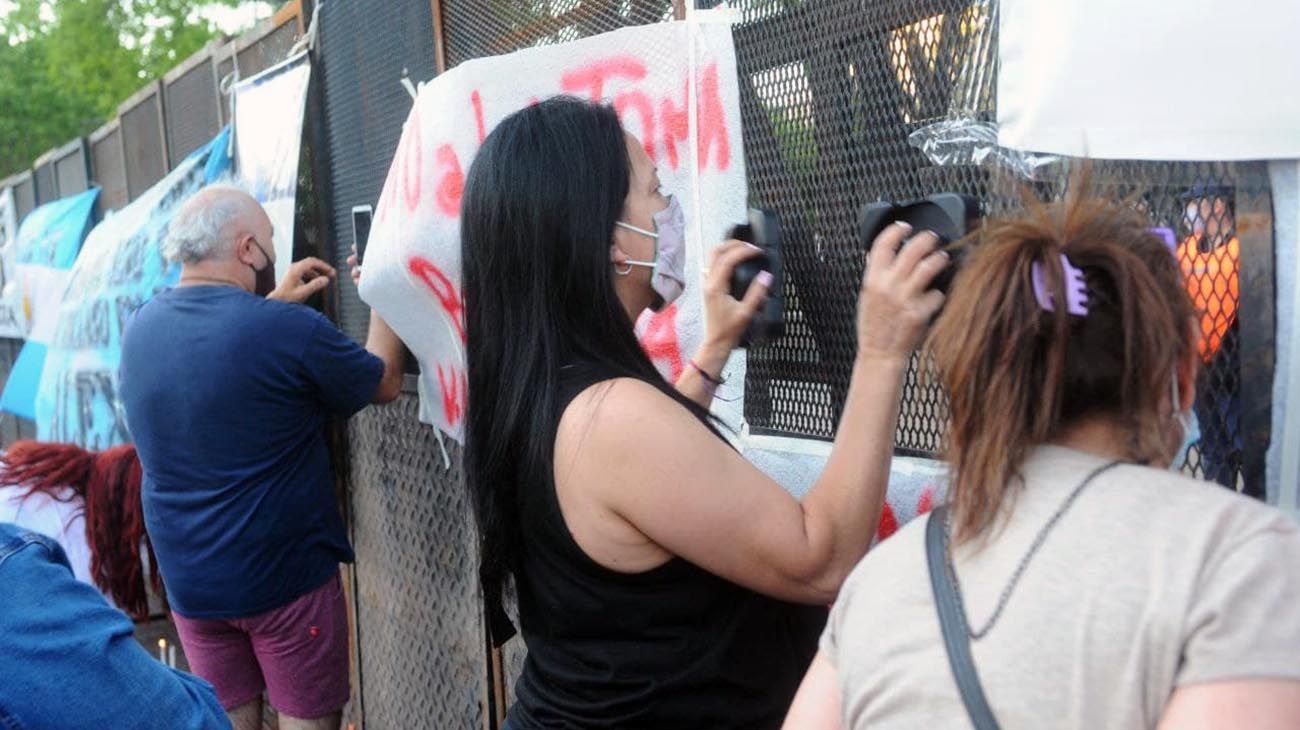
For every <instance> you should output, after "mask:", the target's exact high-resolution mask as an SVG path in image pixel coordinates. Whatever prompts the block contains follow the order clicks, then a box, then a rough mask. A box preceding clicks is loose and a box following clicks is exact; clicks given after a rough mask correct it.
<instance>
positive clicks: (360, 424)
mask: <svg viewBox="0 0 1300 730" xmlns="http://www.w3.org/2000/svg"><path fill="white" fill-rule="evenodd" d="M417 409H418V403H417V399H416V397H415V395H414V394H410V393H407V394H404V395H402V397H401V398H400V399H399V400H398V401H396V402H395V403H393V404H392V405H389V406H384V407H377V408H371V409H369V410H367V411H365V412H364V413H363V414H361V415H360V416H358V417H357V418H355V419H353V421H352V423H351V425H350V430H351V432H352V433H351V439H350V441H351V444H352V452H351V461H352V484H353V488H352V490H351V517H352V529H353V542H354V544H355V547H356V554H357V561H356V600H357V603H358V609H357V625H356V631H357V644H358V650H359V651H358V654H359V658H360V678H361V684H362V686H361V688H360V689H361V692H360V698H361V712H362V713H363V717H364V721H365V724H366V726H367V727H371V728H416V727H421V728H424V727H428V728H444V727H446V728H451V727H470V726H472V725H477V724H478V723H479V722H480V721H481V718H482V717H483V713H484V700H485V698H486V696H487V690H486V684H487V676H488V670H487V663H486V662H487V660H486V656H487V655H486V652H485V650H484V649H485V636H484V629H483V621H482V609H481V601H480V598H479V591H478V578H477V576H478V573H477V558H476V552H475V548H476V542H475V536H474V529H473V519H472V516H471V513H470V506H469V499H468V495H467V494H466V492H465V489H464V488H463V486H462V484H461V479H462V477H461V471H460V454H459V453H458V450H457V449H455V448H454V444H448V446H449V447H451V451H452V456H453V459H452V462H451V463H452V467H451V469H450V470H448V469H446V468H444V466H443V462H442V456H441V452H440V450H439V447H438V444H437V442H436V437H435V435H434V432H433V429H432V428H430V427H428V426H425V425H422V424H420V423H419V422H418V420H417V418H416V412H417ZM354 711H355V708H354Z"/></svg>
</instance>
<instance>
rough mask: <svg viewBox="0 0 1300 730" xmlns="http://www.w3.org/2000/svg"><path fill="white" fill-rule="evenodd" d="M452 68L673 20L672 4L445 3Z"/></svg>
mask: <svg viewBox="0 0 1300 730" xmlns="http://www.w3.org/2000/svg"><path fill="white" fill-rule="evenodd" d="M442 13H443V29H444V31H443V32H444V37H445V41H446V54H447V66H448V68H450V67H452V66H455V65H456V64H459V63H460V62H462V61H467V60H469V59H471V58H478V57H480V56H493V55H498V54H502V53H509V52H511V51H516V50H519V49H520V48H528V47H531V46H541V45H550V44H553V43H564V42H566V41H573V40H577V39H579V38H585V37H587V36H592V35H597V34H600V33H604V32H607V31H611V30H614V29H616V28H622V27H625V26H629V25H644V24H646V23H653V22H656V21H659V20H667V19H670V18H672V17H673V3H672V2H671V0H622V1H621V2H620V1H619V0H613V1H611V0H525V1H524V2H514V1H510V0H507V1H502V0H486V1H485V0H444V2H443V3H442Z"/></svg>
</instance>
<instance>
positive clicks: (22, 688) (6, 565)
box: [0, 522, 230, 730]
mask: <svg viewBox="0 0 1300 730" xmlns="http://www.w3.org/2000/svg"><path fill="white" fill-rule="evenodd" d="M0 586H4V600H0V657H3V658H4V664H3V679H0V728H5V730H43V729H46V728H49V729H50V730H56V729H57V730H82V729H84V730H100V729H101V728H113V730H219V729H222V728H225V729H228V728H230V721H229V720H228V719H227V717H226V714H225V713H224V712H223V711H222V709H221V705H220V704H219V703H218V702H217V697H216V694H215V693H214V692H213V690H212V687H211V685H209V684H208V683H207V682H204V681H203V680H202V679H199V678H198V677H195V676H193V675H189V674H186V673H184V672H180V671H177V670H175V669H169V668H168V667H166V666H163V665H162V664H160V663H159V662H157V661H155V660H154V658H153V657H151V656H149V653H148V652H146V651H145V649H144V647H142V646H140V644H139V643H138V642H137V641H136V640H135V636H134V634H133V625H132V624H131V620H130V619H129V618H127V617H126V614H124V613H122V612H121V611H118V610H117V609H115V608H113V607H112V606H109V605H108V602H107V601H105V600H104V597H103V596H102V595H100V593H99V592H98V591H96V590H95V588H94V587H93V586H91V585H90V584H88V583H84V582H82V581H79V580H77V579H76V577H75V576H73V574H72V568H71V567H70V566H69V565H68V559H67V557H66V556H65V555H64V553H63V549H62V548H60V547H59V545H58V543H56V542H55V541H53V540H51V539H50V538H48V537H46V536H44V535H38V534H36V533H34V532H29V531H27V530H24V529H22V528H20V527H18V526H17V525H13V524H9V523H4V522H0Z"/></svg>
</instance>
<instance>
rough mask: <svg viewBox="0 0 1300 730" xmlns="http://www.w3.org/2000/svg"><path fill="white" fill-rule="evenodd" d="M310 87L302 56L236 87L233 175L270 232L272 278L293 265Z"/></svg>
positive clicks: (283, 272)
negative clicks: (259, 210)
mask: <svg viewBox="0 0 1300 730" xmlns="http://www.w3.org/2000/svg"><path fill="white" fill-rule="evenodd" d="M310 81H311V63H310V62H309V61H308V60H307V54H306V52H304V53H302V54H301V55H298V56H295V57H293V58H291V59H289V60H287V61H285V62H284V63H282V64H280V65H278V66H274V67H272V68H269V69H267V70H266V71H264V72H262V73H260V74H258V75H256V76H254V77H252V78H250V79H246V80H244V81H241V82H239V83H238V84H235V87H234V89H233V91H232V92H231V93H232V94H233V95H234V99H235V117H234V121H235V125H234V126H235V130H234V135H235V172H236V174H237V175H238V180H239V182H240V184H241V185H243V187H244V188H246V189H247V190H248V192H250V193H252V194H253V197H255V198H257V200H258V202H260V203H261V204H262V207H263V208H265V209H266V214H267V215H268V216H270V218H271V224H272V225H273V226H274V232H273V234H272V238H274V239H275V278H276V281H279V280H280V279H283V278H284V275H285V274H286V273H288V271H289V264H290V263H292V262H293V222H294V203H295V201H296V199H297V194H298V153H299V151H300V150H301V146H302V115H303V109H304V105H305V104H306V101H307V84H308V82H310Z"/></svg>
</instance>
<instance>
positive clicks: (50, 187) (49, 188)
mask: <svg viewBox="0 0 1300 730" xmlns="http://www.w3.org/2000/svg"><path fill="white" fill-rule="evenodd" d="M32 180H33V181H34V182H35V183H36V204H37V205H45V204H46V203H49V202H52V201H55V200H58V199H59V178H58V177H57V176H55V174H54V161H53V160H49V161H47V162H45V163H43V164H40V165H37V166H36V167H34V168H32Z"/></svg>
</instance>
